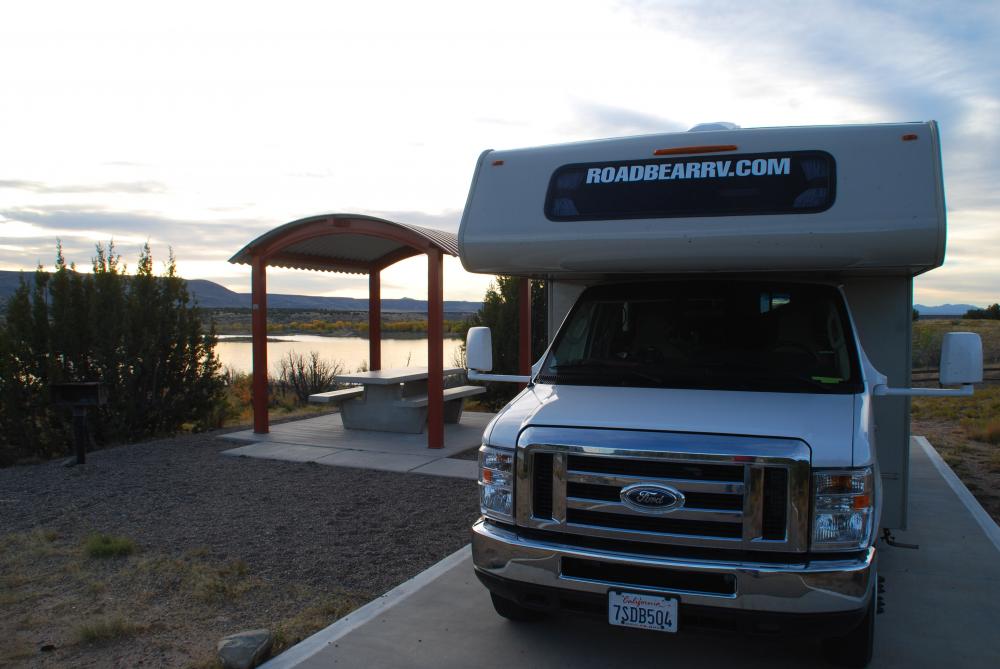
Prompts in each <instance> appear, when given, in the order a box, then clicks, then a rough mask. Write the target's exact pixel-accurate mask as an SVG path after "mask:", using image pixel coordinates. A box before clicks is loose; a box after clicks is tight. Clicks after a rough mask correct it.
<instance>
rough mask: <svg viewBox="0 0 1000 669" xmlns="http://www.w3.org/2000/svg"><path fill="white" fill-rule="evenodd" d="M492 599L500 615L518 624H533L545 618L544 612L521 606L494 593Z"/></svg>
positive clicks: (491, 595) (491, 594)
mask: <svg viewBox="0 0 1000 669" xmlns="http://www.w3.org/2000/svg"><path fill="white" fill-rule="evenodd" d="M490 599H491V600H493V608H494V609H495V610H496V612H497V613H498V614H500V615H501V616H503V617H504V618H506V619H507V620H512V621H514V622H516V623H532V622H536V621H538V620H541V619H543V618H544V617H545V613H544V612H542V611H536V610H535V609H529V608H527V607H525V606H521V605H520V604H518V603H517V602H515V601H513V600H510V599H506V598H505V597H500V596H499V595H496V594H494V593H492V592H491V593H490Z"/></svg>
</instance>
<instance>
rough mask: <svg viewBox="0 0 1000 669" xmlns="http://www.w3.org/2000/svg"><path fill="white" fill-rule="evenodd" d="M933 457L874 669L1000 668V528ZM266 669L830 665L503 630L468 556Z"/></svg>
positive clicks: (895, 555) (711, 637)
mask: <svg viewBox="0 0 1000 669" xmlns="http://www.w3.org/2000/svg"><path fill="white" fill-rule="evenodd" d="M936 456H937V454H936V453H934V452H933V450H932V449H931V450H929V451H928V450H927V449H926V448H923V447H921V443H920V442H919V441H918V439H914V442H913V444H911V482H910V483H911V485H910V490H911V500H910V504H911V506H910V511H911V516H910V518H911V520H910V524H911V530H909V531H907V532H898V533H897V539H898V540H900V541H905V542H909V543H916V544H919V545H920V548H919V550H909V549H904V548H893V547H890V546H886V545H885V544H884V543H880V545H879V546H880V549H881V558H880V571H881V573H882V574H883V575H884V576H885V577H886V595H885V597H886V611H885V613H884V614H882V615H880V616H879V617H878V619H877V628H878V638H877V640H876V648H875V660H874V661H873V663H872V665H871V666H872V667H901V668H902V667H905V668H907V669H911V668H913V667H947V668H948V669H952V668H954V669H957V668H959V667H961V668H966V667H994V668H995V667H1000V529H998V528H997V526H996V524H995V523H992V521H989V519H988V518H986V519H984V518H983V517H982V516H981V515H980V516H978V517H977V515H976V512H975V508H974V506H970V505H968V504H967V500H964V501H963V499H962V497H963V496H964V495H963V494H962V493H963V490H964V488H958V489H956V488H953V487H952V485H950V484H949V482H948V480H947V478H946V476H947V475H948V474H949V473H950V470H947V468H946V466H944V465H943V463H941V462H937V463H936V464H935V461H934V459H935V458H936ZM942 467H943V469H942ZM952 476H953V474H952ZM959 485H960V484H959ZM965 495H967V491H965ZM980 511H981V509H980ZM681 626H682V630H683V619H682V620H681ZM265 666H266V667H267V669H283V668H285V667H299V668H300V669H319V668H328V667H362V668H365V669H372V668H373V667H428V668H431V667H433V668H435V669H438V668H441V667H482V668H489V667H498V668H499V667H505V668H508V667H519V668H520V667H574V669H585V668H587V667H602V668H604V667H618V666H631V667H653V666H658V667H698V668H702V669H707V668H710V667H726V668H727V669H730V668H732V667H740V668H741V669H747V668H750V667H769V668H775V667H816V666H826V665H825V663H824V662H823V660H822V656H821V654H820V649H819V644H818V643H816V642H814V641H810V640H806V639H785V638H778V639H776V638H770V637H749V636H741V635H736V634H732V635H723V634H708V633H697V632H693V631H691V632H684V631H682V632H681V633H680V634H678V635H676V636H673V635H666V634H662V633H655V632H640V631H635V630H627V629H622V628H616V627H610V626H608V625H606V624H603V623H602V622H600V621H595V620H591V619H585V618H577V617H570V616H558V617H553V618H551V619H549V620H547V621H545V622H541V623H533V624H515V623H511V622H508V621H506V620H504V619H503V618H500V617H499V616H497V615H496V614H495V613H494V612H493V608H492V606H491V604H490V599H489V595H488V593H487V591H486V589H485V588H483V587H482V586H481V585H480V584H479V582H478V581H477V580H476V578H475V576H474V575H473V573H472V561H471V557H470V553H469V551H468V548H466V549H463V551H459V553H456V554H455V555H453V556H451V557H449V558H447V559H446V560H444V561H442V563H439V564H438V565H436V566H435V567H433V568H432V569H430V570H428V572H425V573H424V574H421V575H420V576H418V577H417V578H415V579H414V580H413V581H410V582H408V583H405V584H403V585H402V586H400V587H399V588H397V589H396V590H394V591H393V592H390V593H387V595H385V596H383V597H382V598H380V599H379V600H376V601H375V602H372V603H371V604H369V605H367V606H365V607H363V608H362V609H359V610H358V611H356V612H355V613H353V614H351V615H350V616H347V617H346V618H344V619H342V620H340V621H338V622H337V623H335V624H334V625H332V626H331V627H329V628H327V629H326V630H324V631H322V632H320V633H318V634H317V635H315V636H314V637H311V638H310V639H307V640H306V641H304V642H302V643H301V644H299V645H298V646H295V647H294V648H292V649H289V651H287V652H286V653H285V654H283V655H281V656H279V657H277V658H275V659H274V660H272V661H271V662H269V663H268V664H266V665H265Z"/></svg>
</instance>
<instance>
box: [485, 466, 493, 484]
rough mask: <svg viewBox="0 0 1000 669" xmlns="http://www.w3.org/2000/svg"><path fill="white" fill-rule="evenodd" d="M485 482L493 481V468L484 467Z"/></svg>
mask: <svg viewBox="0 0 1000 669" xmlns="http://www.w3.org/2000/svg"><path fill="white" fill-rule="evenodd" d="M483 483H493V470H492V469H484V470H483Z"/></svg>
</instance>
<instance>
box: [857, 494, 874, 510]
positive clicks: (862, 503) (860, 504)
mask: <svg viewBox="0 0 1000 669" xmlns="http://www.w3.org/2000/svg"><path fill="white" fill-rule="evenodd" d="M871 505H872V496H871V495H855V496H854V510H855V511H863V510H864V509H867V508H868V507H870V506H871Z"/></svg>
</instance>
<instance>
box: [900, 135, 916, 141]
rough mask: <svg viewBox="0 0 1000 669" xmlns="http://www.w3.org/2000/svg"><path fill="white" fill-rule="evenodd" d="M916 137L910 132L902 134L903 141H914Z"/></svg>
mask: <svg viewBox="0 0 1000 669" xmlns="http://www.w3.org/2000/svg"><path fill="white" fill-rule="evenodd" d="M916 139H917V136H916V135H914V134H912V133H911V134H908V135H903V141H904V142H913V141H916Z"/></svg>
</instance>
